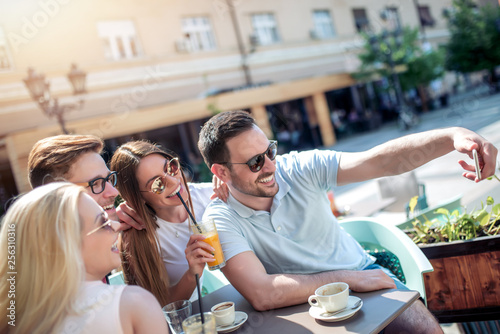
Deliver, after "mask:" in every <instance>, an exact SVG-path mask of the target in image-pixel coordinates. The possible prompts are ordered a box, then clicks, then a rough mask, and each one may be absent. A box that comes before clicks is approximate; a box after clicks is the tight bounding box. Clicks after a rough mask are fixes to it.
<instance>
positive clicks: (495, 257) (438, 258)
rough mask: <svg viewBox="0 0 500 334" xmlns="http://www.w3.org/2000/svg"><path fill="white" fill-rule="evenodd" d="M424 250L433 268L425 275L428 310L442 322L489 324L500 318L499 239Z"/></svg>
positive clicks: (496, 237) (487, 239)
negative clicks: (479, 320) (467, 321)
mask: <svg viewBox="0 0 500 334" xmlns="http://www.w3.org/2000/svg"><path fill="white" fill-rule="evenodd" d="M421 249H422V251H423V252H424V254H425V255H426V256H427V257H428V258H429V261H430V262H431V264H432V266H433V267H434V271H433V272H431V273H426V274H424V280H425V290H426V294H427V306H428V308H429V310H430V311H431V312H433V313H434V314H435V315H436V316H437V317H438V319H439V320H440V321H442V320H443V319H445V320H446V321H442V322H448V321H452V322H453V321H466V320H463V319H465V318H467V319H471V318H473V317H479V318H480V319H481V320H487V319H490V318H491V314H494V313H495V312H496V313H497V315H498V310H499V309H500V236H494V237H485V238H479V239H476V240H469V241H462V242H452V243H448V244H445V243H443V244H438V245H433V246H432V245H424V246H422V247H421ZM453 254H454V255H453ZM481 317H483V318H481ZM479 318H478V319H479ZM496 318H498V316H496ZM493 319H494V318H492V319H490V320H493ZM469 321H470V320H469Z"/></svg>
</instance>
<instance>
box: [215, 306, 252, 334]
mask: <svg viewBox="0 0 500 334" xmlns="http://www.w3.org/2000/svg"><path fill="white" fill-rule="evenodd" d="M247 319H248V315H247V314H246V313H245V312H241V311H236V312H234V322H233V324H232V325H228V326H217V333H229V332H232V331H235V330H237V329H238V328H240V327H241V325H243V324H244V323H245V321H247Z"/></svg>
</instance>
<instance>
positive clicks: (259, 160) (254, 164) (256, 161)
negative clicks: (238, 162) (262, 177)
mask: <svg viewBox="0 0 500 334" xmlns="http://www.w3.org/2000/svg"><path fill="white" fill-rule="evenodd" d="M265 160H266V158H264V154H259V155H258V156H256V157H253V158H252V159H250V161H248V162H247V165H248V167H250V170H251V171H252V172H254V173H257V172H258V171H259V170H261V168H262V166H264V162H265Z"/></svg>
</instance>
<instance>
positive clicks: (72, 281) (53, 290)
mask: <svg viewBox="0 0 500 334" xmlns="http://www.w3.org/2000/svg"><path fill="white" fill-rule="evenodd" d="M82 193H84V190H83V188H82V187H78V186H75V185H72V184H70V183H62V182H56V183H52V184H49V185H45V186H42V187H39V188H36V189H35V190H32V191H31V192H29V193H27V194H25V195H23V196H21V197H20V198H19V199H18V200H17V201H16V202H15V203H14V204H13V205H12V207H11V208H9V210H8V211H7V214H6V215H5V217H4V219H3V221H2V228H1V232H0V258H1V259H3V260H2V261H0V295H1V296H2V298H0V318H1V319H2V321H0V332H1V333H13V334H15V333H55V332H58V331H60V329H59V328H58V327H59V326H60V325H61V322H62V321H63V320H64V318H65V317H67V316H68V315H69V314H74V312H75V311H74V310H75V308H74V303H75V301H76V298H77V296H78V291H79V288H80V286H81V284H82V283H83V280H84V277H85V276H84V273H85V270H84V263H83V259H82V255H81V241H82V238H81V229H82V226H81V218H80V216H79V215H78V214H76V213H77V212H78V202H79V198H80V196H81V194H82ZM12 246H13V247H12ZM8 259H9V260H11V262H9V261H8ZM10 265H14V267H10ZM9 272H15V273H16V274H15V275H11V274H8V273H9ZM11 277H15V285H14V286H15V299H12V298H10V297H9V298H8V296H9V293H10V292H11V291H12V289H11V284H10V281H8V280H7V279H8V278H11ZM10 300H15V326H11V325H9V324H8V321H10V318H9V315H10V311H9V310H8V307H9V306H10Z"/></svg>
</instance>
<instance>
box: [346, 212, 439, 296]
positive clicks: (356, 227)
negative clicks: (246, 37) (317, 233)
mask: <svg viewBox="0 0 500 334" xmlns="http://www.w3.org/2000/svg"><path fill="white" fill-rule="evenodd" d="M339 223H340V226H341V227H342V228H343V229H344V230H345V231H346V232H347V233H349V234H350V235H352V237H353V238H354V239H356V240H357V241H358V242H359V243H360V244H361V245H362V246H364V247H365V249H367V251H368V252H369V253H370V254H372V253H386V254H384V256H382V257H380V256H376V257H377V258H379V257H380V258H382V260H383V261H386V262H389V264H390V266H394V267H395V269H396V270H395V271H396V276H398V273H397V271H398V270H400V271H402V275H403V276H402V277H403V278H404V279H403V280H406V286H407V287H408V288H409V289H412V290H416V291H418V292H419V293H420V296H421V297H422V298H423V299H424V301H425V303H427V299H426V295H425V285H424V277H423V273H427V272H431V271H433V270H434V269H433V268H432V265H431V263H430V262H429V260H428V259H427V257H426V256H425V255H424V253H422V251H421V250H420V248H419V247H418V246H417V245H415V243H414V242H413V241H412V240H411V239H410V238H409V237H408V236H407V235H406V234H405V233H404V232H403V231H402V230H400V229H399V228H397V227H395V226H392V225H386V224H384V222H382V221H377V220H376V219H373V218H364V217H361V218H347V219H343V220H341V221H340V222H339ZM390 253H392V254H394V255H395V256H396V257H397V260H396V259H388V257H391V256H390V255H391V254H390ZM374 255H375V254H374ZM378 255H380V254H378ZM398 261H399V263H397V262H398ZM381 264H382V265H383V263H381ZM399 266H400V268H398V267H399ZM389 269H391V268H389ZM400 274H401V273H400ZM400 277H401V276H400Z"/></svg>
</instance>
